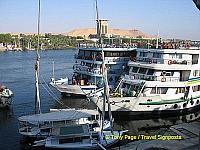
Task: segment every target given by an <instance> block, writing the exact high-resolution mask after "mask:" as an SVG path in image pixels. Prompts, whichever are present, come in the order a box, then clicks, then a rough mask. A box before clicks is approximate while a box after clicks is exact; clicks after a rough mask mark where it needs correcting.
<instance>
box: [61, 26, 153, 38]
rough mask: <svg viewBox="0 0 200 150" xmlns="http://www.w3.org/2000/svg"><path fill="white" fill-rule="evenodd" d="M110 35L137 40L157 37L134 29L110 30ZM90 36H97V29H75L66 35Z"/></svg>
mask: <svg viewBox="0 0 200 150" xmlns="http://www.w3.org/2000/svg"><path fill="white" fill-rule="evenodd" d="M108 33H109V34H113V35H120V36H121V37H124V36H127V37H133V38H136V37H138V36H141V37H142V38H154V37H155V36H152V35H148V34H146V33H143V32H142V31H140V30H136V29H132V30H125V29H109V30H108ZM90 34H96V29H95V28H85V29H74V30H72V31H70V32H67V33H65V35H69V36H85V37H88V36H89V35H90Z"/></svg>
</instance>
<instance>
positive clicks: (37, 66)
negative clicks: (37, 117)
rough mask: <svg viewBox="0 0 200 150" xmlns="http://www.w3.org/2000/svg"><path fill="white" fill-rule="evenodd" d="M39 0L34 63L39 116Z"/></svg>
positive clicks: (36, 106) (36, 110)
mask: <svg viewBox="0 0 200 150" xmlns="http://www.w3.org/2000/svg"><path fill="white" fill-rule="evenodd" d="M39 49H40V0H38V24H37V50H36V63H35V113H36V114H40V113H41V108H40V91H39V66H40V55H39Z"/></svg>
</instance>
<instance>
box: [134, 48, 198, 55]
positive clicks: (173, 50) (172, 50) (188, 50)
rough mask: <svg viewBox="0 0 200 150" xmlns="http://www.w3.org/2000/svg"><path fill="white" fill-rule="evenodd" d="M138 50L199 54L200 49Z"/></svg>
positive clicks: (139, 50) (138, 49) (139, 49)
mask: <svg viewBox="0 0 200 150" xmlns="http://www.w3.org/2000/svg"><path fill="white" fill-rule="evenodd" d="M136 51H137V52H157V53H172V54H174V53H177V54H199V53H200V50H199V49H142V48H137V49H136Z"/></svg>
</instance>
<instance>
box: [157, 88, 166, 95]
mask: <svg viewBox="0 0 200 150" xmlns="http://www.w3.org/2000/svg"><path fill="white" fill-rule="evenodd" d="M167 90H168V88H157V94H166V93H167Z"/></svg>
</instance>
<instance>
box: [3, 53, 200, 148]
mask: <svg viewBox="0 0 200 150" xmlns="http://www.w3.org/2000/svg"><path fill="white" fill-rule="evenodd" d="M75 53H77V51H76V50H72V49H70V50H51V51H42V52H41V53H40V56H41V57H40V58H41V59H40V96H41V108H42V112H48V111H49V109H50V108H67V107H71V108H95V106H94V104H91V103H89V102H88V101H87V100H86V99H80V98H76V99H75V98H69V97H67V98H66V97H65V98H63V97H61V95H60V93H59V92H57V91H55V89H53V88H50V90H51V91H52V92H53V94H51V95H50V94H49V90H48V91H47V90H46V89H45V88H48V86H47V84H48V83H49V82H50V79H51V77H52V64H53V63H52V62H53V61H54V64H55V77H56V78H57V79H58V78H60V77H66V76H68V77H70V76H72V73H73V69H72V68H73V64H74V63H75V60H74V54H75ZM35 58H36V57H35V53H34V52H33V51H29V52H1V53H0V84H4V85H6V86H7V87H9V88H10V89H11V90H12V91H13V92H14V97H13V103H12V107H11V108H10V110H0V150H29V149H32V148H31V147H30V146H28V145H27V143H24V140H23V138H22V137H21V136H20V135H19V133H18V121H17V118H18V117H19V116H22V115H26V114H32V113H34V96H35V88H34V83H35V77H34V64H35ZM55 99H57V100H58V101H61V102H63V103H64V106H61V105H60V104H59V103H58V102H57V101H56V100H55ZM192 115H193V117H194V114H189V117H188V116H187V117H186V116H184V117H175V118H163V119H160V118H158V119H153V120H152V119H149V120H134V119H133V120H131V121H130V120H129V121H120V118H119V120H118V122H117V119H116V118H115V123H116V126H119V127H118V128H123V129H128V130H130V131H132V134H133V135H135V134H137V133H139V131H140V130H141V129H144V128H145V130H146V128H152V127H153V128H155V127H156V130H159V128H164V127H169V126H171V125H174V124H180V123H183V122H189V121H190V120H187V119H186V118H192V117H191V116H192ZM195 116H200V111H199V112H195ZM184 118H185V119H184ZM122 119H125V120H126V118H122ZM141 119H142V117H141ZM192 120H193V119H192ZM145 132H146V131H145ZM142 133H143V131H142ZM34 149H35V148H34ZM37 150H38V148H37Z"/></svg>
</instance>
